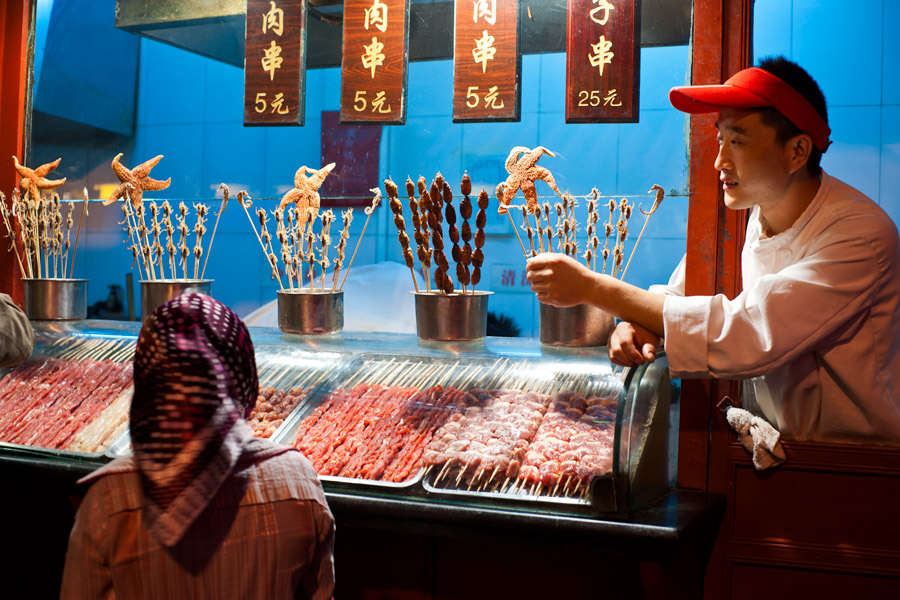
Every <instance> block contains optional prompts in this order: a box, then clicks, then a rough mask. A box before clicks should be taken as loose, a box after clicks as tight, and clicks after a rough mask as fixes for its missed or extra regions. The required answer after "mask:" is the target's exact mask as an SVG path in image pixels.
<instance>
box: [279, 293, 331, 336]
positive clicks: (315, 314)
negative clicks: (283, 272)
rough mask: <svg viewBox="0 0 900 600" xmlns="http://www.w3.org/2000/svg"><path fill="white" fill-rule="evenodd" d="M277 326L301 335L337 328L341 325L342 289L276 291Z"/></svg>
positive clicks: (322, 332)
mask: <svg viewBox="0 0 900 600" xmlns="http://www.w3.org/2000/svg"><path fill="white" fill-rule="evenodd" d="M278 328H279V329H280V330H281V331H283V332H284V333H296V334H300V335H322V334H325V333H334V332H336V331H340V330H341V329H343V328H344V292H330V291H325V292H316V291H312V292H309V291H306V292H292V291H289V290H279V291H278Z"/></svg>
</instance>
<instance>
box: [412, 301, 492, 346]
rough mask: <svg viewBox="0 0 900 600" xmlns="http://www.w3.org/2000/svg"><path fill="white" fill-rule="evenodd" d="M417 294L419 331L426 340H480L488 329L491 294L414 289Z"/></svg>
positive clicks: (417, 324)
mask: <svg viewBox="0 0 900 600" xmlns="http://www.w3.org/2000/svg"><path fill="white" fill-rule="evenodd" d="M412 293H413V294H415V297H416V333H417V334H418V336H419V337H420V338H421V339H423V340H437V341H442V342H449V341H459V340H478V339H481V338H483V337H484V336H485V333H486V332H487V306H488V296H490V295H491V294H493V292H475V293H474V294H434V293H427V292H412Z"/></svg>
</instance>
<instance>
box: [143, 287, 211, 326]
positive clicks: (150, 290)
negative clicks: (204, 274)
mask: <svg viewBox="0 0 900 600" xmlns="http://www.w3.org/2000/svg"><path fill="white" fill-rule="evenodd" d="M212 282H213V280H212V279H156V280H154V281H142V282H141V320H142V321H143V320H146V318H147V317H149V316H150V315H151V314H153V311H154V310H156V309H157V307H159V306H161V305H163V304H165V303H166V302H168V301H169V300H172V299H174V298H177V297H178V296H180V295H181V294H188V293H191V292H198V293H200V294H206V295H207V296H209V295H210V291H211V290H212Z"/></svg>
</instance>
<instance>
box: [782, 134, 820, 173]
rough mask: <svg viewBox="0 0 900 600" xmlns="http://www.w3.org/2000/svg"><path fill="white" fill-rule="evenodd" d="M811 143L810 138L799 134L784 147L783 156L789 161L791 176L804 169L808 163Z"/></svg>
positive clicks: (811, 147)
mask: <svg viewBox="0 0 900 600" xmlns="http://www.w3.org/2000/svg"><path fill="white" fill-rule="evenodd" d="M812 149H813V142H812V137H811V136H809V135H808V134H805V133H801V134H798V135H795V136H794V137H792V138H791V139H789V140H788V141H787V143H786V144H785V145H784V150H785V154H786V156H787V158H788V160H789V161H790V170H791V174H794V173H796V172H797V171H798V170H800V169H802V168H804V167H806V163H807V162H809V156H810V154H811V153H812Z"/></svg>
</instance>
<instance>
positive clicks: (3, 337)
mask: <svg viewBox="0 0 900 600" xmlns="http://www.w3.org/2000/svg"><path fill="white" fill-rule="evenodd" d="M32 350H34V330H33V329H32V328H31V323H30V322H29V321H28V317H26V316H25V313H24V312H22V309H21V308H19V307H18V306H16V305H15V304H14V303H13V301H12V298H10V297H9V296H8V295H6V294H3V293H0V369H4V368H7V367H14V366H16V365H18V364H20V363H23V362H25V360H26V359H27V358H28V357H29V356H31V351H32Z"/></svg>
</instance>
